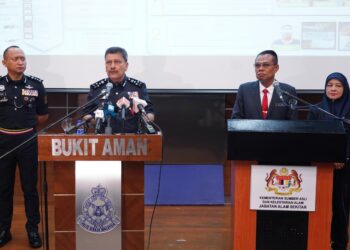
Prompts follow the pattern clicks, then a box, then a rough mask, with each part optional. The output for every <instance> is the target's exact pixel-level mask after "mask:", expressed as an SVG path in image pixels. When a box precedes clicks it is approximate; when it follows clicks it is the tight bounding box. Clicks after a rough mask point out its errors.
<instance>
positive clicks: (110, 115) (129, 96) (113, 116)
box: [84, 47, 154, 133]
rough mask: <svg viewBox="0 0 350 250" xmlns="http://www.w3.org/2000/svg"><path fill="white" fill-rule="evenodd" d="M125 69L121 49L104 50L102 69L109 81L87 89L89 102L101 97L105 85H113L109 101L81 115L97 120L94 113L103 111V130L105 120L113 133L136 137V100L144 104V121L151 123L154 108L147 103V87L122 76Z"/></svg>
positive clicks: (126, 59) (92, 107) (88, 108)
mask: <svg viewBox="0 0 350 250" xmlns="http://www.w3.org/2000/svg"><path fill="white" fill-rule="evenodd" d="M128 66H129V64H128V53H127V52H126V50H125V49H124V48H121V47H111V48H108V49H107V50H106V52H105V68H106V73H107V76H108V77H107V78H104V79H102V80H99V81H97V82H96V83H94V84H92V85H90V92H89V94H88V101H90V100H92V99H93V98H95V97H96V96H97V95H99V94H101V92H102V91H104V90H105V89H106V87H107V85H108V84H110V85H111V83H112V86H113V87H112V89H111V91H110V93H109V95H108V99H103V98H102V99H97V100H96V101H95V102H94V103H92V104H91V105H90V106H88V107H87V108H85V110H84V111H85V112H86V113H89V114H90V115H87V116H85V117H84V119H89V118H91V116H92V117H94V116H95V118H96V117H97V116H96V114H97V113H94V111H95V110H96V109H104V120H105V121H104V123H103V126H106V120H107V119H109V121H110V125H111V127H112V133H137V132H140V130H139V129H140V115H139V114H140V113H139V109H138V108H137V106H136V104H137V102H136V100H141V101H142V102H143V103H144V105H142V106H144V109H145V110H144V111H145V113H146V114H145V118H146V119H147V121H153V120H154V110H153V105H152V103H151V101H150V99H149V96H148V93H147V88H146V84H145V83H143V82H141V81H139V80H136V79H134V78H131V77H128V76H127V75H126V74H125V72H126V71H127V69H128ZM101 106H103V107H101ZM123 109H124V110H123ZM106 110H107V112H106ZM123 113H124V114H123ZM102 130H103V129H102ZM100 132H101V131H100ZM101 133H103V131H102V132H101Z"/></svg>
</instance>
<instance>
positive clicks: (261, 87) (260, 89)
mask: <svg viewBox="0 0 350 250" xmlns="http://www.w3.org/2000/svg"><path fill="white" fill-rule="evenodd" d="M264 89H267V90H268V91H269V94H272V93H273V89H274V86H273V84H271V85H270V86H269V87H268V88H265V86H264V85H262V84H261V82H260V81H259V93H262V91H263V90H264Z"/></svg>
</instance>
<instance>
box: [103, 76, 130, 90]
mask: <svg viewBox="0 0 350 250" xmlns="http://www.w3.org/2000/svg"><path fill="white" fill-rule="evenodd" d="M128 79H129V78H128V77H127V76H126V75H124V78H123V80H121V81H120V82H112V80H111V79H109V78H108V81H109V82H111V83H113V85H115V86H121V87H123V88H124V87H125V85H126V83H127V81H128Z"/></svg>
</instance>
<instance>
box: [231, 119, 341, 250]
mask: <svg viewBox="0 0 350 250" xmlns="http://www.w3.org/2000/svg"><path fill="white" fill-rule="evenodd" d="M227 125H228V142H227V143H228V147H227V148H228V159H229V160H231V171H232V172H231V174H232V175H231V176H232V177H231V178H232V180H231V183H232V184H231V185H232V240H233V242H232V246H233V249H234V250H240V249H244V250H253V249H291V247H290V246H292V245H293V243H294V242H288V235H287V236H286V237H285V238H286V239H287V240H286V241H285V242H283V243H276V242H277V239H273V238H274V236H272V237H271V238H272V239H273V240H272V242H271V245H270V247H266V245H265V246H262V245H261V244H260V243H261V241H264V240H259V239H261V238H262V237H264V236H261V235H259V234H260V233H261V230H258V224H259V222H257V214H258V213H259V212H261V211H259V212H257V210H251V209H250V204H249V202H250V200H249V197H250V185H251V183H250V177H251V165H252V164H258V163H262V164H270V165H273V164H285V165H287V164H289V165H304V166H305V165H311V164H312V165H314V166H316V167H317V179H316V184H317V187H316V210H315V212H309V213H307V212H285V211H283V212H282V213H289V214H291V213H294V214H298V213H299V214H300V213H306V222H305V223H304V222H302V223H304V224H306V225H305V228H306V230H305V231H306V232H305V233H300V234H301V235H298V237H299V236H300V237H304V236H305V247H298V248H294V249H298V250H322V249H324V250H329V249H330V226H331V215H332V184H333V164H332V163H333V162H344V161H345V157H346V156H345V155H346V135H345V131H344V127H343V124H342V123H341V122H339V121H276V120H228V124H227ZM268 212H270V213H271V214H273V213H274V212H275V211H268ZM277 212H279V213H281V211H277ZM289 214H288V216H289ZM299 214H298V216H299ZM282 216H283V215H282ZM264 223H266V220H265V222H264ZM280 223H282V222H280ZM280 226H281V224H278V223H277V224H274V225H273V226H271V224H269V227H270V228H268V229H267V231H269V230H270V231H271V232H273V230H274V229H273V228H272V227H275V229H276V228H277V230H278V228H279V227H280ZM287 233H288V232H287ZM293 233H294V234H297V233H296V232H293ZM303 234H305V235H303ZM276 238H277V237H276ZM274 240H276V242H274ZM259 241H260V243H259ZM278 244H279V245H278ZM276 245H277V246H276Z"/></svg>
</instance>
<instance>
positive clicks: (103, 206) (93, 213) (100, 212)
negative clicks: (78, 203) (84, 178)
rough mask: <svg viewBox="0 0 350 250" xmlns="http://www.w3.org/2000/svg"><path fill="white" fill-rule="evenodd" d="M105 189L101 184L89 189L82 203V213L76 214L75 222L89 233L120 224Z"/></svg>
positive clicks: (100, 232)
mask: <svg viewBox="0 0 350 250" xmlns="http://www.w3.org/2000/svg"><path fill="white" fill-rule="evenodd" d="M107 193H108V191H107V189H106V188H105V187H103V186H101V185H98V186H97V187H93V188H92V189H91V194H92V195H91V196H89V197H88V198H87V199H86V200H85V201H84V203H83V206H82V215H80V216H78V218H77V224H78V225H79V226H80V227H81V228H82V229H84V230H85V231H88V232H90V233H94V234H102V233H107V232H110V231H112V230H113V229H114V228H116V227H118V226H119V225H120V218H118V216H116V212H115V208H114V206H113V204H112V202H111V200H110V199H109V198H108V197H107Z"/></svg>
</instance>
